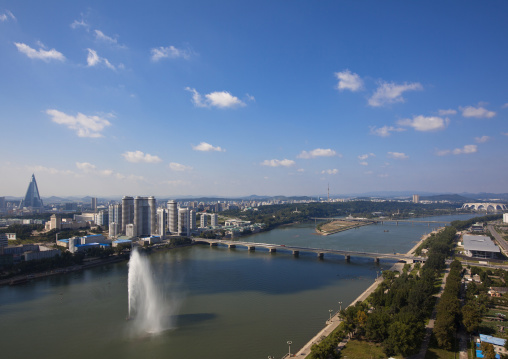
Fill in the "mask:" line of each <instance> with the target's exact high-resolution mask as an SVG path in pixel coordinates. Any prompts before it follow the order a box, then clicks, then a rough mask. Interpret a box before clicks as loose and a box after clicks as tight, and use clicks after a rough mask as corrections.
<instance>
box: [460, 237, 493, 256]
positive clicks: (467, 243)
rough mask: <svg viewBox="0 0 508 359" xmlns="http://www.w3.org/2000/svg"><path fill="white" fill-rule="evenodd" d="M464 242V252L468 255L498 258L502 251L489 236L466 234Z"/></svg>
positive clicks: (463, 238)
mask: <svg viewBox="0 0 508 359" xmlns="http://www.w3.org/2000/svg"><path fill="white" fill-rule="evenodd" d="M462 242H463V244H464V252H465V254H466V256H468V257H475V258H496V257H497V256H498V254H499V253H501V250H500V249H499V247H498V246H497V245H496V244H495V243H494V241H492V240H491V239H490V237H487V236H475V235H472V234H464V235H463V236H462Z"/></svg>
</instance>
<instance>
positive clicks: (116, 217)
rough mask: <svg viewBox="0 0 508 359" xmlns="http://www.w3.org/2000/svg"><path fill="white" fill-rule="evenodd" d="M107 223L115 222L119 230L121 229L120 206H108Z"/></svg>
mask: <svg viewBox="0 0 508 359" xmlns="http://www.w3.org/2000/svg"><path fill="white" fill-rule="evenodd" d="M108 209H109V223H112V222H115V223H116V224H117V225H118V226H119V227H120V229H121V228H122V205H121V204H110V205H109V208H108Z"/></svg>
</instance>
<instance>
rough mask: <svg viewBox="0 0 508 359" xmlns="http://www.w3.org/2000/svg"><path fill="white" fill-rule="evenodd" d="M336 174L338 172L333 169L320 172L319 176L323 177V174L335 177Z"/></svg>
mask: <svg viewBox="0 0 508 359" xmlns="http://www.w3.org/2000/svg"><path fill="white" fill-rule="evenodd" d="M337 173H339V170H338V169H336V168H334V169H329V170H322V171H321V174H322V175H324V174H328V175H336V174H337Z"/></svg>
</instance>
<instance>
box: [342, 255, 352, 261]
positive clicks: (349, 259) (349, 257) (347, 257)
mask: <svg viewBox="0 0 508 359" xmlns="http://www.w3.org/2000/svg"><path fill="white" fill-rule="evenodd" d="M344 259H345V260H346V262H348V263H349V262H350V261H351V256H350V255H346V256H344Z"/></svg>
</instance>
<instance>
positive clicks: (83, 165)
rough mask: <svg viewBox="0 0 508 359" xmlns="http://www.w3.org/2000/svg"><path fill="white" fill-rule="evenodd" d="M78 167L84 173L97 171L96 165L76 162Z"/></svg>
mask: <svg viewBox="0 0 508 359" xmlns="http://www.w3.org/2000/svg"><path fill="white" fill-rule="evenodd" d="M76 167H77V168H78V169H79V170H81V171H83V172H86V173H88V172H93V171H95V170H96V167H95V165H92V164H91V163H88V162H76Z"/></svg>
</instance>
